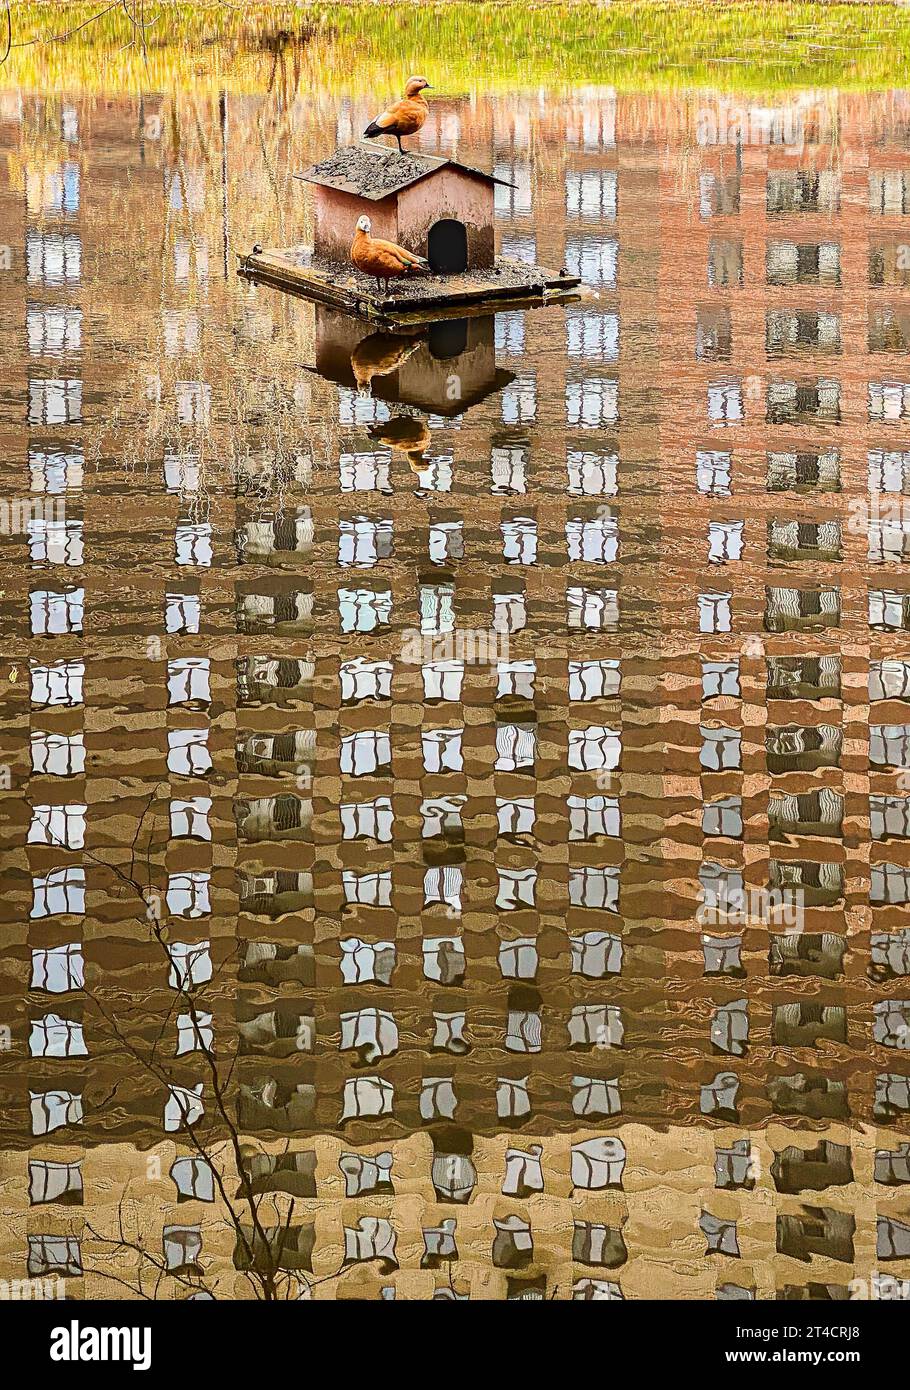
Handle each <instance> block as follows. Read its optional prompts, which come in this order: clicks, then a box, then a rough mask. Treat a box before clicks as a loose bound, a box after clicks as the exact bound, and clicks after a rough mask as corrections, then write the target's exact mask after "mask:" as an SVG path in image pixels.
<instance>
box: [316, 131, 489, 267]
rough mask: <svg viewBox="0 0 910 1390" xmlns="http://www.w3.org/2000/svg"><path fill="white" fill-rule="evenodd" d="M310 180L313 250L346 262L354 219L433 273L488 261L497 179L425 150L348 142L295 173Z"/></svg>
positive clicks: (319, 254)
mask: <svg viewBox="0 0 910 1390" xmlns="http://www.w3.org/2000/svg"><path fill="white" fill-rule="evenodd" d="M298 177H299V178H302V179H304V180H305V181H306V182H307V183H312V184H314V185H315V188H316V192H315V233H314V245H313V250H314V253H315V255H316V256H317V257H320V258H323V259H325V260H327V261H335V262H346V261H347V259H348V256H349V254H350V249H351V242H352V240H353V237H354V229H355V227H356V225H357V219H358V218H359V217H363V216H364V215H366V216H367V217H369V219H370V222H371V224H372V227H371V231H372V235H373V236H374V237H381V238H383V239H384V240H386V241H394V242H396V243H397V244H398V245H399V246H403V247H404V248H405V250H406V251H411V252H413V254H414V255H416V256H425V257H426V259H427V260H428V261H429V263H430V269H431V270H432V271H435V272H437V273H439V274H457V273H458V272H460V271H465V270H482V269H485V268H487V267H489V266H492V265H493V262H494V237H493V187H494V184H497V183H503V182H504V180H503V179H497V178H494V177H493V175H491V174H484V173H482V172H481V170H479V169H471V168H469V167H468V165H466V164H458V163H456V162H455V161H454V160H452V159H439V158H437V157H436V156H433V155H427V154H410V153H408V154H403V155H400V154H398V153H397V151H391V152H390V151H389V150H387V149H383V148H379V147H376V146H372V145H349V146H347V148H345V149H340V150H336V152H335V154H333V155H332V156H330V158H328V159H325V160H323V161H322V163H321V164H316V165H314V166H313V168H312V169H307V170H306V172H305V173H303V174H300V175H298Z"/></svg>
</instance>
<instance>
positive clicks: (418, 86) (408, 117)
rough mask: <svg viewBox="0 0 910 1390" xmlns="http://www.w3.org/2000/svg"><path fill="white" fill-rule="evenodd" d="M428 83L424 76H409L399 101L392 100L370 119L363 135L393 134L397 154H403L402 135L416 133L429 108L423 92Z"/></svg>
mask: <svg viewBox="0 0 910 1390" xmlns="http://www.w3.org/2000/svg"><path fill="white" fill-rule="evenodd" d="M429 85H430V84H429V82H428V81H427V79H426V78H425V77H409V78H408V82H407V86H406V87H405V89H404V96H403V98H402V99H401V101H396V102H393V104H392V105H391V106H390V107H389V108H388V110H386V111H383V113H382V115H381V116H377V117H376V119H375V121H370V124H369V125H368V126H367V128H366V130H365V131H364V132H363V133H364V135H394V136H395V139H396V140H397V141H398V152H399V154H404V150H403V149H402V148H401V137H402V135H416V134H417V132H418V130H420V128H421V126H422V125H423V123H424V121H425V120H426V118H427V116H428V114H429V111H430V108H429V105H428V103H427V99H426V97H425V96H424V94H423V93H424V91H425V89H426V88H427V87H429Z"/></svg>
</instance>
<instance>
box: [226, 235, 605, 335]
mask: <svg viewBox="0 0 910 1390" xmlns="http://www.w3.org/2000/svg"><path fill="white" fill-rule="evenodd" d="M239 261H240V265H239V267H238V273H239V274H240V275H246V276H249V277H250V278H251V279H254V280H261V281H263V282H264V283H265V284H269V285H275V286H276V287H277V288H278V289H282V290H285V291H287V292H289V293H291V294H299V295H303V296H305V297H306V298H307V299H315V300H316V301H317V302H318V303H320V304H330V305H332V306H333V307H334V308H336V309H343V310H345V311H346V312H347V313H351V314H360V315H361V316H362V317H363V318H368V319H371V320H374V321H375V322H377V323H387V324H403V323H421V322H426V321H427V320H429V319H439V318H444V317H447V316H448V315H455V316H457V317H460V318H461V317H465V316H466V315H473V314H480V313H487V314H489V313H492V312H494V311H495V309H496V308H497V307H500V308H505V307H506V306H508V307H509V308H512V309H517V308H533V307H535V306H539V305H542V304H555V303H561V302H564V301H565V300H571V299H579V298H581V294H580V293H579V290H578V287H579V286H580V284H581V281H580V279H579V277H578V276H576V275H562V274H558V273H556V272H554V271H552V270H546V269H544V267H543V266H532V265H526V264H525V263H524V262H523V261H515V260H511V259H510V258H508V257H505V256H497V257H496V271H489V270H487V271H475V272H471V271H466V272H465V273H464V274H461V275H433V274H431V273H429V272H424V271H420V272H418V273H416V274H415V275H413V276H408V277H407V278H406V279H404V278H403V279H401V280H399V281H397V282H395V283H394V284H393V285H392V286H390V288H389V293H388V295H383V294H382V293H381V292H380V290H379V288H378V286H376V285H375V283H374V282H372V281H370V280H369V279H368V277H366V276H364V275H361V274H360V273H359V272H357V271H354V270H352V269H350V268H339V267H337V266H328V265H324V264H320V263H319V262H316V261H314V259H313V252H312V250H311V249H310V247H308V246H289V247H284V248H281V249H278V250H265V251H261V250H260V251H252V252H250V254H249V255H248V256H240V257H239ZM496 272H498V273H496Z"/></svg>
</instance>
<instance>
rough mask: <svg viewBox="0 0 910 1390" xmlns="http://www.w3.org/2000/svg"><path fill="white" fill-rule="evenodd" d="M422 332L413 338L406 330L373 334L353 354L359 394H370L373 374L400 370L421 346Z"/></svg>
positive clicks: (352, 360)
mask: <svg viewBox="0 0 910 1390" xmlns="http://www.w3.org/2000/svg"><path fill="white" fill-rule="evenodd" d="M420 343H421V335H419V334H418V335H417V336H416V337H415V336H414V335H413V334H412V335H411V336H410V337H407V336H405V334H403V333H370V334H368V336H367V337H366V338H361V340H360V342H359V343H358V344H357V346H356V347H355V349H354V351H353V352H352V353H351V371H352V372H353V373H354V380H355V381H356V382H357V393H358V395H360V396H369V395H370V394H371V392H370V387H371V383H372V381H373V377H374V376H390V375H391V374H392V372H397V370H398V368H399V367H400V366H401V364H402V362H406V361H407V360H408V358H409V357H410V356H411V354H412V353H413V352H416V351H417V349H418V348H419V347H420Z"/></svg>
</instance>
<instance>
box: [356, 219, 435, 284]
mask: <svg viewBox="0 0 910 1390" xmlns="http://www.w3.org/2000/svg"><path fill="white" fill-rule="evenodd" d="M371 226H372V223H371V222H370V219H369V218H368V217H360V218H358V220H357V230H356V231H355V233H354V240H353V241H352V242H351V260H352V261H353V263H354V265H355V266H356V267H357V269H358V270H362V271H363V273H364V275H372V276H373V277H374V279H376V280H377V281H382V280H384V281H385V292H386V294H388V292H389V281H390V280H392V279H397V277H398V276H399V275H407V274H409V273H410V271H412V270H414V269H416V267H417V266H421V265H426V261H425V260H424V258H423V256H415V255H413V254H412V253H411V252H410V251H406V250H405V249H404V247H403V246H397V245H396V244H395V242H394V241H383V240H382V238H381V237H373V236H370V227H371Z"/></svg>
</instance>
